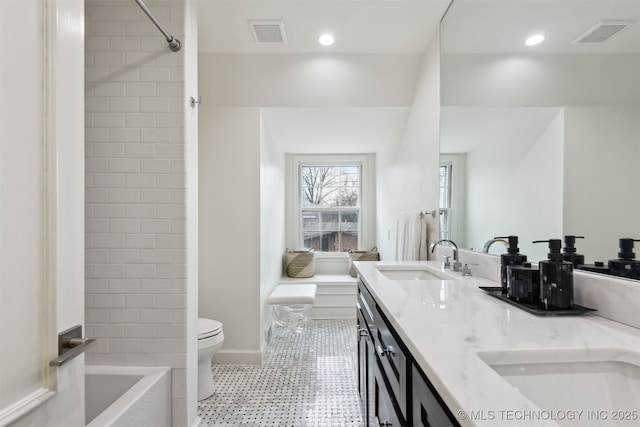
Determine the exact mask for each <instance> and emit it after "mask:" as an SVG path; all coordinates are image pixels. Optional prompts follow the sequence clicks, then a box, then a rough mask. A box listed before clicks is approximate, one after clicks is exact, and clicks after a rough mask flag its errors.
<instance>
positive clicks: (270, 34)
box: [249, 20, 287, 43]
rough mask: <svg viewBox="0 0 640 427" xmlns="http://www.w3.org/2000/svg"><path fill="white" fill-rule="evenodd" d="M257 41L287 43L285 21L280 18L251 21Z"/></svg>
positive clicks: (250, 24) (252, 30)
mask: <svg viewBox="0 0 640 427" xmlns="http://www.w3.org/2000/svg"><path fill="white" fill-rule="evenodd" d="M249 26H250V27H251V32H252V33H253V38H254V39H255V40H256V43H286V42H287V34H286V33H285V31H284V22H283V21H279V20H260V21H249Z"/></svg>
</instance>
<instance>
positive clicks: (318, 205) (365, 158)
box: [287, 155, 373, 253]
mask: <svg viewBox="0 0 640 427" xmlns="http://www.w3.org/2000/svg"><path fill="white" fill-rule="evenodd" d="M371 156H372V155H360V156H356V155H350V156H346V155H323V156H321V155H289V157H290V162H289V163H290V167H289V174H290V175H291V181H293V182H292V191H291V192H287V194H288V195H290V196H293V197H291V200H290V202H289V205H290V211H291V213H290V215H291V217H292V218H291V219H292V221H291V223H292V225H293V227H292V228H293V229H292V230H291V235H292V236H291V237H292V239H291V241H292V242H293V247H294V248H295V249H302V248H305V249H306V248H315V250H316V252H318V253H343V252H348V251H349V250H359V249H361V248H364V247H367V246H368V245H369V239H372V235H373V232H372V231H371V230H370V227H371V224H372V223H373V220H372V217H373V212H372V211H371V209H370V208H369V201H370V200H371V199H373V198H372V197H370V196H369V192H370V191H371V187H372V185H371V184H372V182H373V179H371V177H370V169H371V168H370V165H369V163H370V161H369V158H370V157H371Z"/></svg>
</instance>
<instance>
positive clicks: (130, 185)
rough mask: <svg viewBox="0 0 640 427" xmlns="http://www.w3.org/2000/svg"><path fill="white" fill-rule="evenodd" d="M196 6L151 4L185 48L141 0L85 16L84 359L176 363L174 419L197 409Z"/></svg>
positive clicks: (102, 4) (90, 0)
mask: <svg viewBox="0 0 640 427" xmlns="http://www.w3.org/2000/svg"><path fill="white" fill-rule="evenodd" d="M193 6H194V5H193V4H192V3H191V2H189V3H187V2H186V0H170V1H167V2H153V3H152V4H149V7H150V9H152V11H153V12H154V14H155V15H156V16H157V17H158V19H159V20H160V21H161V22H162V23H163V25H165V26H166V28H167V29H169V30H170V31H171V32H172V33H173V34H174V36H175V37H177V38H178V39H180V40H181V41H182V42H183V43H184V48H183V50H182V51H180V52H178V53H174V52H171V51H170V50H169V47H168V46H167V43H166V41H165V39H164V37H162V36H161V34H159V33H158V30H157V29H156V28H155V26H154V25H153V24H152V23H151V21H150V20H149V18H148V17H147V16H146V15H145V14H144V13H143V12H142V11H141V10H140V8H139V7H138V6H137V5H136V4H135V3H134V2H129V1H126V2H125V1H110V0H87V1H86V20H85V27H86V68H85V80H86V91H85V96H86V130H85V140H86V284H85V286H86V319H87V335H88V336H93V337H96V338H99V343H98V345H97V346H96V347H95V350H93V351H91V353H90V354H88V355H87V361H88V363H91V364H109V365H147V366H149V365H150V366H153V365H161V366H171V368H172V398H173V405H172V409H173V423H174V425H176V426H178V425H180V426H183V425H186V424H191V423H193V421H194V420H195V409H196V408H195V406H196V405H195V390H194V388H195V387H196V384H195V383H194V381H193V378H194V377H195V372H194V369H196V368H195V365H194V362H195V360H196V359H195V357H196V356H195V354H194V351H195V350H196V347H195V345H194V344H193V342H189V340H190V339H191V340H193V339H194V338H195V325H194V320H195V319H196V317H195V308H194V307H193V304H194V303H195V298H196V297H194V295H193V293H194V292H197V290H196V288H195V286H196V285H195V283H196V282H197V276H196V277H193V275H194V274H196V272H195V268H197V264H195V265H194V264H193V263H194V260H195V257H197V254H194V251H196V250H197V248H196V245H197V225H196V224H195V223H197V216H195V214H196V211H197V207H196V206H194V205H193V203H195V200H194V199H193V195H194V194H197V186H195V185H194V184H195V181H194V176H195V175H194V173H196V174H197V170H193V169H192V170H190V171H189V172H187V169H188V168H190V167H192V166H193V162H194V160H195V158H196V156H197V151H194V149H195V146H196V145H197V139H196V134H195V132H194V131H193V129H194V127H195V126H197V120H196V118H195V115H194V112H193V111H187V109H188V108H189V107H188V97H187V94H186V90H187V88H188V90H189V91H194V92H195V91H196V90H197V83H196V82H195V80H196V79H195V77H196V72H197V71H195V64H196V61H197V58H196V56H195V55H196V52H197V42H196V40H195V36H196V29H195V28H194V26H195V25H196V23H195V16H194V15H195V14H194V11H193V9H192V7H193ZM187 11H188V14H187ZM187 22H188V24H189V25H188V26H187V25H186V23H187ZM187 27H189V28H188V29H187ZM187 31H188V33H187ZM187 76H188V77H189V80H190V82H187ZM190 95H194V96H196V94H195V93H193V94H190ZM190 185H191V186H190ZM189 203H192V204H191V205H189ZM189 263H191V264H190V265H189ZM189 275H191V277H190V276H189ZM188 379H191V381H188Z"/></svg>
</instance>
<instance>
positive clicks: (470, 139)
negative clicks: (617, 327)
mask: <svg viewBox="0 0 640 427" xmlns="http://www.w3.org/2000/svg"><path fill="white" fill-rule="evenodd" d="M639 18H640V0H633V1H629V0H626V1H625V0H600V1H578V0H573V1H560V0H554V1H541V0H523V1H513V0H511V1H505V0H503V1H491V0H487V1H484V0H454V1H453V3H452V5H451V7H450V9H449V10H448V12H447V14H446V15H445V17H444V19H443V21H442V26H441V82H442V83H441V84H442V86H441V103H442V105H441V146H440V152H441V159H440V160H441V174H440V175H441V176H440V183H441V211H442V212H443V214H442V215H441V222H442V226H441V229H442V230H443V238H450V239H452V240H454V241H455V242H456V243H458V246H459V247H462V248H468V249H473V250H477V251H481V250H482V248H483V246H484V245H485V244H486V243H487V242H488V241H489V240H490V239H491V238H493V237H496V236H506V235H518V236H519V238H520V252H521V253H524V254H527V255H528V256H529V259H530V260H532V261H538V260H542V259H546V254H547V252H548V250H547V247H546V245H534V244H532V243H531V242H532V241H533V240H543V239H549V238H562V236H564V235H577V236H584V239H580V240H578V241H577V242H576V247H577V251H578V253H582V254H584V255H585V257H586V263H590V264H591V263H593V262H594V261H604V262H605V263H606V262H607V261H608V260H610V259H614V258H617V253H618V252H619V249H618V241H619V238H622V237H632V238H640V194H639V191H640V186H639V185H638V184H640V167H639V163H640V29H639V23H638V20H639ZM536 35H538V36H540V37H538V39H542V41H541V42H540V43H538V44H535V45H527V44H526V43H525V42H526V41H527V39H528V38H529V37H531V36H536ZM635 251H636V253H639V252H640V247H639V246H636V248H635ZM504 252H506V251H505V246H504V245H503V244H502V243H500V242H496V243H495V244H493V245H492V246H491V248H490V253H494V254H500V253H504ZM638 257H640V255H638Z"/></svg>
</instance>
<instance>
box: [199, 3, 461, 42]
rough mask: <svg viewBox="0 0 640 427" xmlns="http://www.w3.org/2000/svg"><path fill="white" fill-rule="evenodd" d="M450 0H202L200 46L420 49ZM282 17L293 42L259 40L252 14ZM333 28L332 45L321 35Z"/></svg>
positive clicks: (254, 15)
mask: <svg viewBox="0 0 640 427" xmlns="http://www.w3.org/2000/svg"><path fill="white" fill-rule="evenodd" d="M449 2H450V0H346V1H345V0H294V1H291V0H257V1H242V0H240V1H237V0H199V2H198V50H199V51H200V52H209V53H233V54H258V53H270V54H308V53H326V52H330V53H338V54H344V53H357V54H377V53H384V54H389V53H400V54H405V53H420V52H423V51H424V50H425V48H426V46H427V44H428V42H429V41H430V40H431V39H432V37H433V36H434V35H435V34H436V32H437V30H438V24H439V22H440V19H441V17H442V15H443V14H444V12H445V11H446V8H447V7H448V5H449ZM260 19H267V20H283V21H284V25H285V29H286V34H287V39H288V43H285V44H258V43H256V42H255V41H254V39H253V35H252V33H251V29H250V27H249V24H248V20H260ZM323 32H331V33H333V34H334V36H335V38H336V42H335V44H334V45H333V46H331V47H323V46H320V45H319V44H318V36H319V35H320V34H321V33H323Z"/></svg>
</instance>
